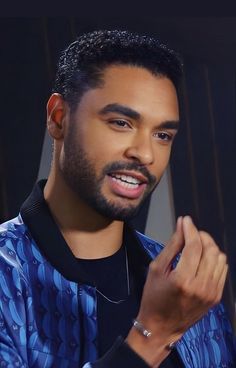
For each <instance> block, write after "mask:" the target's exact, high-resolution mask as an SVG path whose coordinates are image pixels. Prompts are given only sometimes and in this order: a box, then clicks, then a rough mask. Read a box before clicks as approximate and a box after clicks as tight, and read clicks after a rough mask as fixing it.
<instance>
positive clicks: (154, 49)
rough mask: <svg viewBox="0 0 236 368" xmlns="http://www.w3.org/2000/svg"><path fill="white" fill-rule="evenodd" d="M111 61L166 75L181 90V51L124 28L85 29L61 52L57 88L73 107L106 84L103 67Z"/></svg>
mask: <svg viewBox="0 0 236 368" xmlns="http://www.w3.org/2000/svg"><path fill="white" fill-rule="evenodd" d="M111 64H118V65H119V64H126V65H133V66H139V67H143V68H146V69H148V70H149V71H150V72H151V73H152V74H154V75H160V76H166V77H167V78H169V79H170V80H171V81H172V82H173V84H174V85H175V87H176V89H177V90H178V87H179V82H180V79H181V77H182V73H183V63H182V60H181V58H180V56H179V54H178V53H176V52H175V51H174V50H172V49H170V48H168V46H167V45H164V44H162V43H161V42H160V41H159V40H157V39H154V38H152V37H149V36H147V35H139V34H136V33H132V32H129V31H121V30H98V31H93V32H90V33H85V34H83V35H81V36H79V37H78V38H77V40H76V41H75V42H73V43H71V44H70V45H69V46H68V47H67V48H66V49H65V50H64V51H63V52H62V54H61V56H60V59H59V63H58V68H57V72H56V79H55V84H54V87H53V92H57V93H60V94H61V95H62V96H63V98H64V99H65V100H66V101H67V102H68V104H69V106H70V107H71V108H72V109H73V108H74V107H76V106H77V105H78V103H79V100H80V98H81V96H82V95H83V93H84V92H86V91H87V90H89V89H91V88H96V87H100V86H102V85H103V71H104V69H105V68H106V67H107V66H109V65H111Z"/></svg>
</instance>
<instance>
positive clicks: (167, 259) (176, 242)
mask: <svg viewBox="0 0 236 368" xmlns="http://www.w3.org/2000/svg"><path fill="white" fill-rule="evenodd" d="M182 222H183V218H182V217H179V218H178V220H177V223H176V230H175V232H174V234H173V235H172V237H171V239H170V241H169V242H168V244H167V245H166V246H165V247H164V249H163V250H162V252H161V253H160V255H159V256H158V257H157V258H156V259H155V260H154V261H153V263H154V266H158V268H159V269H160V270H162V271H163V272H167V271H168V270H169V269H170V267H171V262H172V260H173V259H174V257H175V256H176V255H177V254H178V253H179V252H180V251H181V250H182V248H183V244H184V236H183V226H182Z"/></svg>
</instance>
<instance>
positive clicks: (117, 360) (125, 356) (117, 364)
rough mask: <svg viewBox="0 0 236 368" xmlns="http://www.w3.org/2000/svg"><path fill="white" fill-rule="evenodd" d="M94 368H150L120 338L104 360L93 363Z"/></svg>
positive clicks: (104, 356)
mask: <svg viewBox="0 0 236 368" xmlns="http://www.w3.org/2000/svg"><path fill="white" fill-rule="evenodd" d="M91 366H92V367H94V368H121V367H122V368H133V367H134V368H150V366H149V365H148V364H147V363H146V362H145V361H144V360H143V359H142V358H141V357H140V356H139V355H138V354H137V353H136V352H135V351H134V350H133V349H131V348H130V347H129V345H128V344H127V343H126V342H125V341H124V339H123V338H122V337H118V338H117V340H116V341H115V343H114V344H113V345H112V347H111V348H110V350H108V352H107V353H106V354H105V355H103V357H102V358H100V359H99V360H97V361H96V362H94V363H92V365H91Z"/></svg>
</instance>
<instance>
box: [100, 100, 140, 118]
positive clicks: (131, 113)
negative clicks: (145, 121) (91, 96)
mask: <svg viewBox="0 0 236 368" xmlns="http://www.w3.org/2000/svg"><path fill="white" fill-rule="evenodd" d="M109 112H117V113H118V114H122V115H125V116H127V117H128V118H131V119H134V120H140V119H141V115H140V114H139V113H138V112H137V111H135V110H133V109H131V108H130V107H128V106H124V105H120V104H117V103H113V104H109V105H106V106H105V107H103V108H102V109H101V110H100V111H99V114H100V115H105V114H107V113H109Z"/></svg>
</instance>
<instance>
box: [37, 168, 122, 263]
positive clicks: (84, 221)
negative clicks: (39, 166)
mask: <svg viewBox="0 0 236 368" xmlns="http://www.w3.org/2000/svg"><path fill="white" fill-rule="evenodd" d="M44 197H45V200H46V202H47V204H48V206H49V208H50V211H51V213H52V216H53V217H54V220H55V221H56V223H57V225H58V227H59V229H60V231H61V233H62V235H63V236H64V238H65V240H66V242H67V244H68V246H69V247H70V249H71V251H72V252H73V254H74V255H75V256H76V257H79V258H84V259H95V258H103V257H108V256H110V255H112V254H114V253H115V252H116V251H117V250H118V249H119V248H120V247H121V245H122V239H123V225H124V224H123V222H121V221H112V220H110V219H108V218H106V217H103V216H101V215H100V214H99V213H97V212H96V211H94V210H93V209H92V208H91V207H89V206H88V205H87V204H86V203H85V202H83V201H82V200H81V199H80V198H79V197H78V195H76V194H75V193H74V192H73V191H72V190H71V189H70V188H69V187H68V185H67V184H66V183H65V181H64V179H63V178H62V177H61V175H60V174H59V173H56V171H55V170H53V169H52V171H51V173H50V175H49V178H48V181H47V183H46V185H45V188H44Z"/></svg>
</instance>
